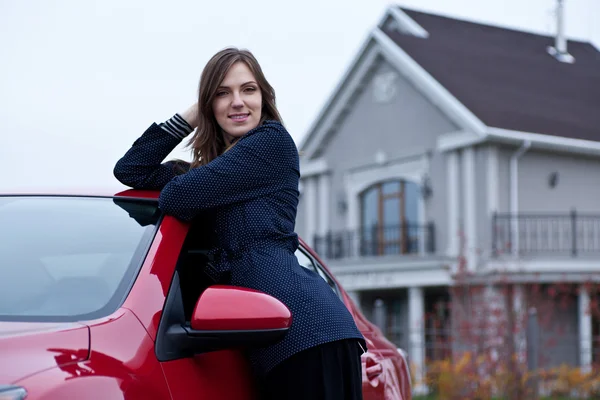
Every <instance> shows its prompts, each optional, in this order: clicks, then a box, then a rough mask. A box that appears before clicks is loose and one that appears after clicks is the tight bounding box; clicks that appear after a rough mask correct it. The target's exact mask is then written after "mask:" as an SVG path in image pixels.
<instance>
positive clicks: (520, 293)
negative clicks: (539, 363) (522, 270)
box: [513, 284, 527, 363]
mask: <svg viewBox="0 0 600 400" xmlns="http://www.w3.org/2000/svg"><path fill="white" fill-rule="evenodd" d="M513 312H514V316H515V319H514V321H515V330H516V334H515V337H514V340H515V351H516V352H517V357H518V359H519V361H520V362H523V363H524V362H526V361H527V337H526V335H525V333H526V332H525V325H524V322H525V312H526V311H525V292H524V287H523V285H521V284H515V285H514V290H513Z"/></svg>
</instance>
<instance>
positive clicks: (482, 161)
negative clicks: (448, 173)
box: [461, 146, 492, 258]
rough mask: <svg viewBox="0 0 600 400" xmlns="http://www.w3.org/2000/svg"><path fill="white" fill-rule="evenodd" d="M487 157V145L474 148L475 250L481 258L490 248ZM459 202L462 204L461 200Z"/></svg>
mask: <svg viewBox="0 0 600 400" xmlns="http://www.w3.org/2000/svg"><path fill="white" fill-rule="evenodd" d="M488 157H489V149H488V147H487V146H481V147H476V148H475V215H476V227H477V228H476V229H477V237H476V238H475V240H476V242H475V243H476V246H477V251H478V253H479V254H480V255H481V257H482V258H485V257H486V256H487V255H488V253H489V249H490V243H491V240H492V239H491V232H490V229H489V226H490V224H489V222H487V221H489V219H490V214H489V209H488V206H487V205H488V178H487V175H488ZM461 204H463V203H462V202H461Z"/></svg>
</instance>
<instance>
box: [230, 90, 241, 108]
mask: <svg viewBox="0 0 600 400" xmlns="http://www.w3.org/2000/svg"><path fill="white" fill-rule="evenodd" d="M231 106H232V107H234V108H240V107H243V106H244V102H243V101H242V98H241V97H240V94H239V93H234V94H233V99H232V101H231Z"/></svg>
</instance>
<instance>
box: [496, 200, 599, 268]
mask: <svg viewBox="0 0 600 400" xmlns="http://www.w3.org/2000/svg"><path fill="white" fill-rule="evenodd" d="M492 254H494V255H495V256H496V257H498V256H501V255H505V254H510V255H513V256H519V257H521V256H540V255H541V256H544V255H545V256H568V257H580V256H585V255H590V256H592V255H593V256H598V255H600V215H597V214H596V215H592V214H580V213H577V212H576V211H572V212H570V213H564V214H517V215H511V214H495V215H494V216H493V218H492Z"/></svg>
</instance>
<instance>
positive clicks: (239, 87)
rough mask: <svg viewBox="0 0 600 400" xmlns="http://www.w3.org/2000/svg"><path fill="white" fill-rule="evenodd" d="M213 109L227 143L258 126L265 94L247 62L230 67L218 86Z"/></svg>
mask: <svg viewBox="0 0 600 400" xmlns="http://www.w3.org/2000/svg"><path fill="white" fill-rule="evenodd" d="M212 109H213V113H214V114H215V118H216V120H217V123H218V124H219V126H220V127H221V129H222V130H223V135H224V136H225V137H224V139H225V140H226V141H227V143H230V142H231V141H232V140H233V139H234V138H239V137H240V136H243V135H245V134H246V133H247V132H248V131H250V130H251V129H254V128H256V127H257V126H258V123H259V122H260V118H261V112H262V93H261V92H260V88H259V87H258V83H257V82H256V79H255V78H254V75H253V74H252V72H251V71H250V68H248V66H247V65H246V63H244V62H241V61H240V62H237V63H235V64H233V65H232V66H231V68H230V69H229V71H228V72H227V75H225V79H223V82H222V83H221V85H220V86H219V87H218V88H217V93H216V95H215V99H214V100H213V104H212Z"/></svg>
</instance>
